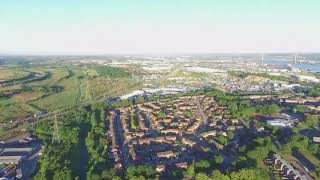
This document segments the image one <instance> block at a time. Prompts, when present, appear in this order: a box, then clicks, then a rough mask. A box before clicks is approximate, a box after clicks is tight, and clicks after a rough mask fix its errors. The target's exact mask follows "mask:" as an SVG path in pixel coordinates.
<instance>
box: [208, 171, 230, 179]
mask: <svg viewBox="0 0 320 180" xmlns="http://www.w3.org/2000/svg"><path fill="white" fill-rule="evenodd" d="M211 179H212V180H230V177H229V176H228V175H224V174H222V173H221V172H220V171H219V170H214V171H212V176H211Z"/></svg>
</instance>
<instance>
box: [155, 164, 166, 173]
mask: <svg viewBox="0 0 320 180" xmlns="http://www.w3.org/2000/svg"><path fill="white" fill-rule="evenodd" d="M165 170H166V166H165V165H163V164H159V165H157V166H156V171H157V172H159V173H161V172H164V171H165Z"/></svg>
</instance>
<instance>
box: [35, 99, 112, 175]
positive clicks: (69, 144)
mask: <svg viewBox="0 0 320 180" xmlns="http://www.w3.org/2000/svg"><path fill="white" fill-rule="evenodd" d="M110 108H112V107H111V106H106V105H104V104H95V105H92V106H90V107H83V108H80V109H77V110H74V111H70V112H69V113H68V114H66V115H64V116H63V118H61V119H59V124H58V127H59V139H58V140H56V141H54V142H52V136H53V134H54V132H53V131H54V130H53V121H50V122H48V121H47V122H42V123H40V124H39V125H38V126H37V127H36V128H35V129H34V131H35V133H36V134H37V136H38V137H39V138H40V139H42V140H43V143H44V151H43V154H42V156H41V158H40V166H39V169H38V171H37V174H36V175H35V176H34V179H39V180H40V179H49V180H50V179H52V180H56V179H90V180H91V179H93V180H94V179H97V180H98V179H117V178H118V177H117V176H116V172H115V170H114V168H113V162H111V161H110V159H109V158H108V152H109V146H108V145H109V142H110V139H109V138H108V136H106V134H105V133H106V132H107V129H106V127H108V124H109V121H108V119H107V117H106V113H105V111H106V110H107V109H110Z"/></svg>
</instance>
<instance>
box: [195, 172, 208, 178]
mask: <svg viewBox="0 0 320 180" xmlns="http://www.w3.org/2000/svg"><path fill="white" fill-rule="evenodd" d="M196 180H210V178H209V177H208V176H207V175H206V174H205V173H198V174H197V175H196Z"/></svg>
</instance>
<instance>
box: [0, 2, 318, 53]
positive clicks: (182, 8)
mask: <svg viewBox="0 0 320 180" xmlns="http://www.w3.org/2000/svg"><path fill="white" fill-rule="evenodd" d="M319 7H320V1H319V0H0V53H13V54H14V53H26V54H127V53H248V52H262V51H263V52H320V23H319V22H320V10H319Z"/></svg>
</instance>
